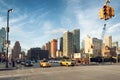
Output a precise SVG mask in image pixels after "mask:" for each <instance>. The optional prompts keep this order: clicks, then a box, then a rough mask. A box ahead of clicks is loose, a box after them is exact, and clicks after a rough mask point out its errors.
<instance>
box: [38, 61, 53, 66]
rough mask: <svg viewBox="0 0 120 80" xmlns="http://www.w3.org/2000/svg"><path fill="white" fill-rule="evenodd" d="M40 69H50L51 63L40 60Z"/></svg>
mask: <svg viewBox="0 0 120 80" xmlns="http://www.w3.org/2000/svg"><path fill="white" fill-rule="evenodd" d="M39 64H40V67H51V63H49V62H48V61H47V60H42V61H40V62H39Z"/></svg>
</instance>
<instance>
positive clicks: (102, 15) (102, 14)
mask: <svg viewBox="0 0 120 80" xmlns="http://www.w3.org/2000/svg"><path fill="white" fill-rule="evenodd" d="M99 18H100V19H104V11H103V8H101V9H100V11H99Z"/></svg>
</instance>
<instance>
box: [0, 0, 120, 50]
mask: <svg viewBox="0 0 120 80" xmlns="http://www.w3.org/2000/svg"><path fill="white" fill-rule="evenodd" d="M105 1H106V0H0V28H2V27H5V28H6V14H7V10H8V9H11V8H12V9H13V12H11V13H10V18H9V20H10V23H9V27H10V33H9V34H10V36H9V39H10V41H11V45H10V46H11V47H13V46H14V44H15V42H16V41H19V42H20V45H21V47H22V49H26V50H28V49H30V48H32V47H42V46H43V45H44V44H45V43H47V42H48V41H51V40H52V39H59V38H60V37H62V36H63V33H64V32H65V31H72V30H73V29H80V40H81V41H82V40H83V39H84V38H85V37H86V36H87V35H89V36H91V37H96V38H99V39H100V38H101V35H102V29H103V25H104V24H106V31H105V36H112V39H113V41H118V42H119V44H120V5H119V3H120V0H111V1H110V3H109V6H113V7H114V9H115V16H114V17H113V18H111V19H109V20H107V21H104V20H100V19H99V16H98V12H99V9H100V8H102V7H103V5H104V3H105Z"/></svg>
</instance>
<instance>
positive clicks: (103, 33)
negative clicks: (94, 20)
mask: <svg viewBox="0 0 120 80" xmlns="http://www.w3.org/2000/svg"><path fill="white" fill-rule="evenodd" d="M105 30H106V24H104V27H103V30H102V35H101V39H102V41H103V40H104V35H105Z"/></svg>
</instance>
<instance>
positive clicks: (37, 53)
mask: <svg viewBox="0 0 120 80" xmlns="http://www.w3.org/2000/svg"><path fill="white" fill-rule="evenodd" d="M27 56H28V59H30V60H42V59H48V57H49V53H48V50H41V48H31V49H29V50H28V53H27Z"/></svg>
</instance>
